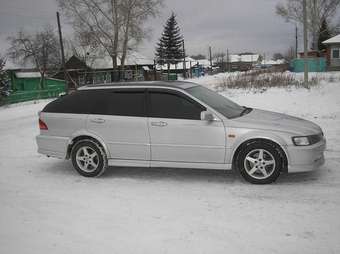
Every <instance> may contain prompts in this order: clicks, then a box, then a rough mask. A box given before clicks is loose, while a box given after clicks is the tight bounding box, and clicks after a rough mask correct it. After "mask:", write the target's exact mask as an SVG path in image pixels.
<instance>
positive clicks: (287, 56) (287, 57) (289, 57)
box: [283, 47, 296, 62]
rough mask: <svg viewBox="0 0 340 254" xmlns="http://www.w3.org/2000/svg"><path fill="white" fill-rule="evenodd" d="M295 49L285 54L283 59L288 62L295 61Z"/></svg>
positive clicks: (288, 50)
mask: <svg viewBox="0 0 340 254" xmlns="http://www.w3.org/2000/svg"><path fill="white" fill-rule="evenodd" d="M295 55H296V52H295V48H294V47H289V48H288V49H287V50H286V51H285V52H284V54H283V58H284V59H285V60H286V61H287V62H290V61H291V60H293V59H295Z"/></svg>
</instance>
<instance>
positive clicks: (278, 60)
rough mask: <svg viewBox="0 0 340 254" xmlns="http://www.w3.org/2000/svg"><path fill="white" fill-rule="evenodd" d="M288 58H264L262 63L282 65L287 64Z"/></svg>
mask: <svg viewBox="0 0 340 254" xmlns="http://www.w3.org/2000/svg"><path fill="white" fill-rule="evenodd" d="M285 63H286V60H284V59H277V60H262V61H261V64H262V65H281V64H285Z"/></svg>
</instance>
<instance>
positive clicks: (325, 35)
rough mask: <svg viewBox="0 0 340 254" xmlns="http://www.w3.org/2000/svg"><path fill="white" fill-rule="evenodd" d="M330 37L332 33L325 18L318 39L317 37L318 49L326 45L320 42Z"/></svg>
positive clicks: (324, 47) (322, 48)
mask: <svg viewBox="0 0 340 254" xmlns="http://www.w3.org/2000/svg"><path fill="white" fill-rule="evenodd" d="M331 37H332V35H331V33H330V31H329V28H328V24H327V21H326V19H323V20H322V24H321V27H320V31H319V39H318V49H319V50H320V51H322V50H324V49H326V45H324V44H323V43H322V42H323V41H325V40H328V39H329V38H331Z"/></svg>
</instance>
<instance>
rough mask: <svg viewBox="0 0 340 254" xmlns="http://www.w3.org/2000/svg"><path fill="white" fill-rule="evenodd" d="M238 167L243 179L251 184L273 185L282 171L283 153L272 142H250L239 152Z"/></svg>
mask: <svg viewBox="0 0 340 254" xmlns="http://www.w3.org/2000/svg"><path fill="white" fill-rule="evenodd" d="M237 167H238V169H239V171H240V173H241V175H242V176H243V178H244V179H245V180H246V181H248V182H250V183H254V184H268V183H272V182H274V181H275V180H276V179H277V178H278V177H279V175H280V173H281V171H282V167H283V160H282V155H281V151H280V149H279V148H278V147H277V146H276V145H275V144H272V143H270V142H266V141H262V140H261V141H254V142H250V143H248V144H246V145H245V146H244V147H243V149H241V151H240V152H239V154H238V156H237Z"/></svg>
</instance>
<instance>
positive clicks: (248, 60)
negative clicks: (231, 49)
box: [229, 54, 260, 63]
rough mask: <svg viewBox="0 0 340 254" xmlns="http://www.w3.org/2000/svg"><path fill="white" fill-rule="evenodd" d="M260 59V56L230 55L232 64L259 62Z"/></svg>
mask: <svg viewBox="0 0 340 254" xmlns="http://www.w3.org/2000/svg"><path fill="white" fill-rule="evenodd" d="M259 58H260V55H259V54H242V55H230V56H229V59H230V62H231V63H236V62H244V63H253V62H257V61H258V60H259Z"/></svg>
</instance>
